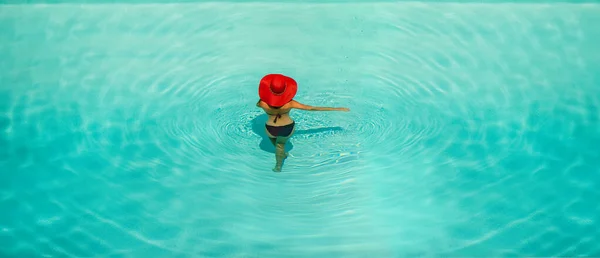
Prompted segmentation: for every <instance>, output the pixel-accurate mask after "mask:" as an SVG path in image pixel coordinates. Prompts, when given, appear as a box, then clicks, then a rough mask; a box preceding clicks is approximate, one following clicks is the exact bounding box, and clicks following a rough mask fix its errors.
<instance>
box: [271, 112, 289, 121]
mask: <svg viewBox="0 0 600 258" xmlns="http://www.w3.org/2000/svg"><path fill="white" fill-rule="evenodd" d="M289 112H290V111H288V112H285V113H281V114H269V113H267V114H268V115H271V116H276V117H275V119H273V123H277V119H278V118H281V115H283V114H287V113H289Z"/></svg>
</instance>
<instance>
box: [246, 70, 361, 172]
mask: <svg viewBox="0 0 600 258" xmlns="http://www.w3.org/2000/svg"><path fill="white" fill-rule="evenodd" d="M297 91H298V85H297V84H296V81H295V80H294V79H292V78H290V77H288V76H285V75H282V74H268V75H266V76H265V77H263V78H262V79H261V80H260V84H259V86H258V95H259V97H260V100H258V102H257V103H256V106H257V107H260V108H262V109H263V110H264V111H265V113H267V115H269V119H268V120H267V123H266V125H265V127H266V132H267V136H269V139H270V140H271V143H273V145H274V146H275V160H276V164H275V168H273V171H275V172H280V171H281V166H282V165H283V160H284V159H285V158H286V157H287V153H285V143H286V142H287V140H288V139H289V138H290V137H291V136H292V134H294V130H295V125H296V123H295V122H294V120H292V119H291V118H290V116H289V112H290V111H291V110H292V109H294V108H295V109H302V110H308V111H350V109H348V108H333V107H313V106H308V105H304V104H302V103H300V102H297V101H295V100H293V98H294V96H295V95H296V92H297Z"/></svg>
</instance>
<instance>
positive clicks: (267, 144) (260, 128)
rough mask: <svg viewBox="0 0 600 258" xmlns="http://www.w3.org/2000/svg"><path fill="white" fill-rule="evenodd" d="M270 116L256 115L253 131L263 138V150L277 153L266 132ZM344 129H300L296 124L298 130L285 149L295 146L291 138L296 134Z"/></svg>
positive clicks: (261, 146) (336, 127) (261, 144)
mask: <svg viewBox="0 0 600 258" xmlns="http://www.w3.org/2000/svg"><path fill="white" fill-rule="evenodd" d="M268 118H269V116H267V115H266V114H261V115H258V116H256V117H255V118H254V119H252V121H251V123H252V131H253V132H254V133H255V134H257V135H259V136H260V137H261V138H262V140H261V141H260V144H259V147H260V149H261V150H264V151H266V152H270V153H275V146H273V143H271V141H270V140H269V137H268V136H267V134H266V132H265V123H266V122H267V119H268ZM342 130H343V129H342V128H341V127H339V126H333V127H320V128H312V129H305V130H298V124H296V131H295V132H294V135H292V137H291V138H290V140H288V142H287V143H286V144H285V151H286V152H288V151H290V150H292V149H293V148H294V144H292V141H291V140H292V139H294V136H295V135H302V134H315V133H323V132H330V131H342Z"/></svg>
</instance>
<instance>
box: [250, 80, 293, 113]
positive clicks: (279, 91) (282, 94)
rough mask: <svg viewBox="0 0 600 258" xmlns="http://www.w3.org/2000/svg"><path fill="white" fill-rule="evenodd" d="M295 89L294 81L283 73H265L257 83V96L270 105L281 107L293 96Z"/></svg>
mask: <svg viewBox="0 0 600 258" xmlns="http://www.w3.org/2000/svg"><path fill="white" fill-rule="evenodd" d="M297 91H298V84H297V83H296V81H295V80H294V79H292V78H290V77H288V76H285V75H283V74H267V75H265V77H263V78H262V79H261V80H260V84H259V85H258V96H260V99H261V100H262V101H264V102H265V103H267V105H269V106H272V107H281V106H283V105H285V104H287V103H288V102H290V101H291V100H292V99H293V98H294V96H295V95H296V92H297Z"/></svg>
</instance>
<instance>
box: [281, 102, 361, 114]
mask: <svg viewBox="0 0 600 258" xmlns="http://www.w3.org/2000/svg"><path fill="white" fill-rule="evenodd" d="M290 104H292V108H297V109H302V110H307V111H345V112H348V111H350V109H349V108H345V107H313V106H309V105H304V104H302V103H300V102H298V101H295V100H292V103H290Z"/></svg>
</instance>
